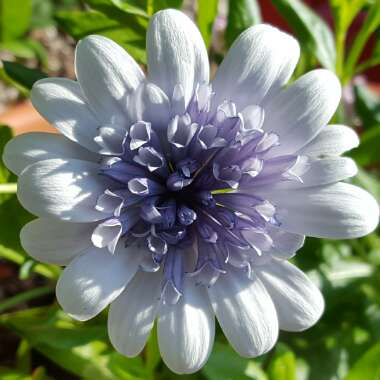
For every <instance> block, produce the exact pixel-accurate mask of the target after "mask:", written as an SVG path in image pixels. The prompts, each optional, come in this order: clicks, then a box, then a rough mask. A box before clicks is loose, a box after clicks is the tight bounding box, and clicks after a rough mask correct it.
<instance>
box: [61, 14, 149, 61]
mask: <svg viewBox="0 0 380 380" xmlns="http://www.w3.org/2000/svg"><path fill="white" fill-rule="evenodd" d="M116 11H118V12H120V11H119V10H118V9H116ZM113 16H114V18H110V16H107V15H105V14H103V13H101V12H98V11H93V10H91V11H84V12H83V11H61V12H58V13H57V14H56V20H57V22H58V24H59V25H60V26H61V28H63V29H64V30H65V31H66V32H67V33H68V34H70V35H71V36H72V37H73V38H74V39H76V40H79V39H81V38H83V37H85V36H87V35H89V34H101V35H103V36H106V37H109V38H111V39H112V40H114V41H115V42H117V43H118V44H120V45H122V46H123V47H124V48H125V49H126V50H127V51H128V53H129V54H131V55H132V56H133V57H134V58H135V59H136V60H138V61H139V62H142V63H145V62H146V54H145V34H146V24H147V23H146V20H145V21H144V20H142V19H141V18H138V17H137V16H133V15H129V14H126V13H122V17H121V16H120V13H117V14H114V15H113Z"/></svg>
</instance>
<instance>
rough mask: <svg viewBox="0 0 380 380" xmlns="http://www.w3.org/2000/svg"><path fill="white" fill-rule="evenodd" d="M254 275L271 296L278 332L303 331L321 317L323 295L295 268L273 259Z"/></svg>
mask: <svg viewBox="0 0 380 380" xmlns="http://www.w3.org/2000/svg"><path fill="white" fill-rule="evenodd" d="M255 273H256V274H257V275H258V276H259V277H260V279H261V281H262V282H263V284H264V285H265V287H266V289H267V291H268V292H269V294H270V296H271V297H272V300H273V302H274V305H275V307H276V310H277V316H278V321H279V324H280V329H281V330H285V331H303V330H305V329H308V328H309V327H311V326H313V325H314V324H315V323H316V322H317V321H318V319H319V318H320V317H321V315H322V313H323V309H324V300H323V297H322V294H321V292H320V291H319V289H318V288H317V287H316V286H315V285H314V284H313V283H312V282H311V281H310V280H309V278H308V277H307V276H306V275H305V274H304V273H303V272H302V271H300V270H299V269H298V268H297V267H295V266H294V265H292V264H290V263H288V262H287V261H278V260H273V261H271V262H270V263H269V264H268V265H264V266H261V267H257V268H256V270H255Z"/></svg>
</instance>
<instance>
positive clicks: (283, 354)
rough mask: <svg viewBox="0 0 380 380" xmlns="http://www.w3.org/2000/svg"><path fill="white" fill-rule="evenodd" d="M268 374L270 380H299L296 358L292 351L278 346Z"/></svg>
mask: <svg viewBox="0 0 380 380" xmlns="http://www.w3.org/2000/svg"><path fill="white" fill-rule="evenodd" d="M268 374H269V379H270V380H297V374H296V358H295V355H294V353H293V352H292V351H290V350H289V349H287V348H286V347H285V346H284V345H281V344H278V345H277V347H276V353H275V356H274V358H273V359H272V360H271V362H270V365H269V368H268Z"/></svg>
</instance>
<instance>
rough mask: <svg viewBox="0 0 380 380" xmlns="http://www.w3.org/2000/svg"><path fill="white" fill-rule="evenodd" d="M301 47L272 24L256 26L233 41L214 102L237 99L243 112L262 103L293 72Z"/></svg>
mask: <svg viewBox="0 0 380 380" xmlns="http://www.w3.org/2000/svg"><path fill="white" fill-rule="evenodd" d="M299 55H300V48H299V45H298V42H297V41H296V40H295V39H294V38H293V37H291V36H290V35H288V34H286V33H283V32H281V31H279V30H278V29H276V28H273V27H271V26H269V25H264V24H262V25H256V26H252V27H251V28H249V29H247V30H246V31H245V32H243V33H242V34H241V35H240V36H239V37H238V39H237V40H236V41H235V42H234V44H233V45H232V47H231V48H230V50H229V52H228V53H227V55H226V57H225V58H224V60H223V62H222V64H221V65H220V67H219V69H218V71H217V73H216V77H215V79H214V81H213V89H214V90H215V93H216V94H215V104H219V103H221V102H223V101H224V100H230V101H232V102H234V103H235V104H236V105H237V107H238V109H239V110H240V111H241V110H242V109H243V108H244V107H246V106H247V105H252V104H261V103H262V102H263V100H264V99H265V98H266V97H267V96H268V97H269V95H270V94H272V93H276V92H277V91H278V90H279V88H280V87H281V86H282V85H283V84H285V83H286V82H287V81H288V79H289V78H290V76H291V75H292V73H293V71H294V68H295V66H296V64H297V62H298V59H299Z"/></svg>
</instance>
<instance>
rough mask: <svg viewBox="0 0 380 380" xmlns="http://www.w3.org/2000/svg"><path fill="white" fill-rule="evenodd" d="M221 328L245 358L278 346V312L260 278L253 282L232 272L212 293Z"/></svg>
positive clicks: (223, 278)
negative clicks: (275, 345) (276, 344)
mask: <svg viewBox="0 0 380 380" xmlns="http://www.w3.org/2000/svg"><path fill="white" fill-rule="evenodd" d="M208 293H209V296H210V300H211V303H212V306H213V309H214V311H215V314H216V317H217V319H218V321H219V324H220V326H221V328H222V330H223V332H224V334H225V335H226V337H227V339H228V340H229V342H230V343H231V345H232V347H233V348H234V349H235V351H237V352H238V353H239V354H240V355H241V356H244V357H256V356H259V355H262V354H264V353H265V352H267V351H269V350H270V349H271V348H272V347H273V345H274V344H275V343H276V340H277V336H278V320H277V314H276V309H275V307H274V305H273V302H272V300H271V298H270V296H269V295H268V293H267V291H266V290H265V287H264V286H263V284H262V283H261V282H260V280H259V279H258V278H255V279H254V280H253V281H252V280H249V279H248V278H247V277H246V276H244V275H242V273H241V272H234V271H233V270H232V269H230V270H229V271H228V273H227V274H226V275H221V276H220V277H219V279H218V280H217V281H216V283H215V284H214V285H213V286H211V287H210V288H209V289H208Z"/></svg>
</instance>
